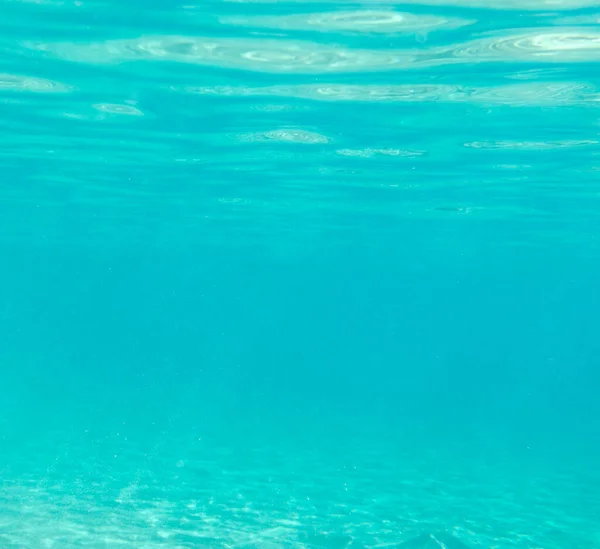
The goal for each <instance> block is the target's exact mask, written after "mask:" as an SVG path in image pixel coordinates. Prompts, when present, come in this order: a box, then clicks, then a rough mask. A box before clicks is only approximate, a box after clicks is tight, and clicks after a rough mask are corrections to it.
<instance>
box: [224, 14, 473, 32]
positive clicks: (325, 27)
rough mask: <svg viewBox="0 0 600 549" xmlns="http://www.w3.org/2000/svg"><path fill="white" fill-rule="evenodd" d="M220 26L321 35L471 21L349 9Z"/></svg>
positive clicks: (440, 26)
mask: <svg viewBox="0 0 600 549" xmlns="http://www.w3.org/2000/svg"><path fill="white" fill-rule="evenodd" d="M220 21H221V22H222V23H225V24H228V25H235V26H244V27H263V28H268V29H287V30H303V31H311V30H316V31H324V32H332V31H338V32H358V33H360V32H366V33H413V32H429V31H434V30H443V29H455V28H459V27H462V26H465V25H469V24H472V23H473V21H471V20H467V19H459V18H446V17H440V16H436V15H417V14H413V13H403V12H398V11H392V10H352V11H335V12H324V13H311V14H303V15H283V16H277V17H270V16H267V17H262V16H257V17H223V18H221V19H220Z"/></svg>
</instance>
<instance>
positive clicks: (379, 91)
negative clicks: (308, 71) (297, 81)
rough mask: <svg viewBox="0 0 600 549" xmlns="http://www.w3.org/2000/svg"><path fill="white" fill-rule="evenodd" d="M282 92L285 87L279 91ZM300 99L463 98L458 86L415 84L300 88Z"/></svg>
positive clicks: (446, 99) (294, 90)
mask: <svg viewBox="0 0 600 549" xmlns="http://www.w3.org/2000/svg"><path fill="white" fill-rule="evenodd" d="M280 90H281V91H283V89H282V88H280ZM291 93H293V94H294V95H295V96H297V97H301V98H303V99H317V100H321V101H369V102H371V101H374V102H378V101H384V102H385V101H398V102H427V101H448V100H451V99H452V98H456V97H457V96H460V95H464V92H463V91H462V90H461V88H460V87H459V86H452V85H427V84H416V85H414V86H411V85H404V84H401V85H397V86H370V85H352V84H349V85H315V86H313V85H301V86H296V87H294V88H293V89H292V90H291Z"/></svg>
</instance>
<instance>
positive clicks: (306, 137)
mask: <svg viewBox="0 0 600 549" xmlns="http://www.w3.org/2000/svg"><path fill="white" fill-rule="evenodd" d="M238 141H241V142H246V143H247V142H264V141H279V142H283V143H302V144H307V145H317V144H324V143H329V138H328V137H327V136H325V135H322V134H320V133H316V132H310V131H307V130H297V129H279V130H271V131H267V132H257V133H250V134H244V135H240V136H238Z"/></svg>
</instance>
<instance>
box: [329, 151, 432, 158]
mask: <svg viewBox="0 0 600 549" xmlns="http://www.w3.org/2000/svg"><path fill="white" fill-rule="evenodd" d="M337 154H339V155H341V156H355V157H359V158H372V157H374V156H401V157H405V158H406V157H408V158H410V157H416V156H423V155H425V154H426V152H425V151H411V150H403V149H339V150H338V151H337Z"/></svg>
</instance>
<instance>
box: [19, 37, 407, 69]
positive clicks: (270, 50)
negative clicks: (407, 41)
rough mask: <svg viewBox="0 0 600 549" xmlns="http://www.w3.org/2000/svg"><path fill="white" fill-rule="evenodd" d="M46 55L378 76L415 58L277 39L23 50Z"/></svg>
mask: <svg viewBox="0 0 600 549" xmlns="http://www.w3.org/2000/svg"><path fill="white" fill-rule="evenodd" d="M24 45H25V46H26V47H28V48H30V49H35V50H38V51H43V52H45V53H46V54H47V55H53V56H57V57H59V58H63V59H67V60H71V61H78V62H86V63H122V62H127V61H170V62H175V63H195V64H200V65H209V66H215V67H223V68H231V69H241V70H249V71H258V72H290V73H294V72H297V73H327V72H345V71H349V72H352V71H376V70H382V69H386V68H398V67H405V66H407V65H410V64H411V63H412V62H413V61H414V57H413V56H408V55H405V54H401V55H397V54H395V53H393V52H389V51H385V50H357V49H345V48H339V47H333V46H330V45H325V44H318V43H315V42H305V41H292V40H277V39H258V38H249V39H237V38H202V37H185V36H162V37H145V38H139V39H136V40H113V41H107V42H99V43H95V44H39V43H26V44H24Z"/></svg>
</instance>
